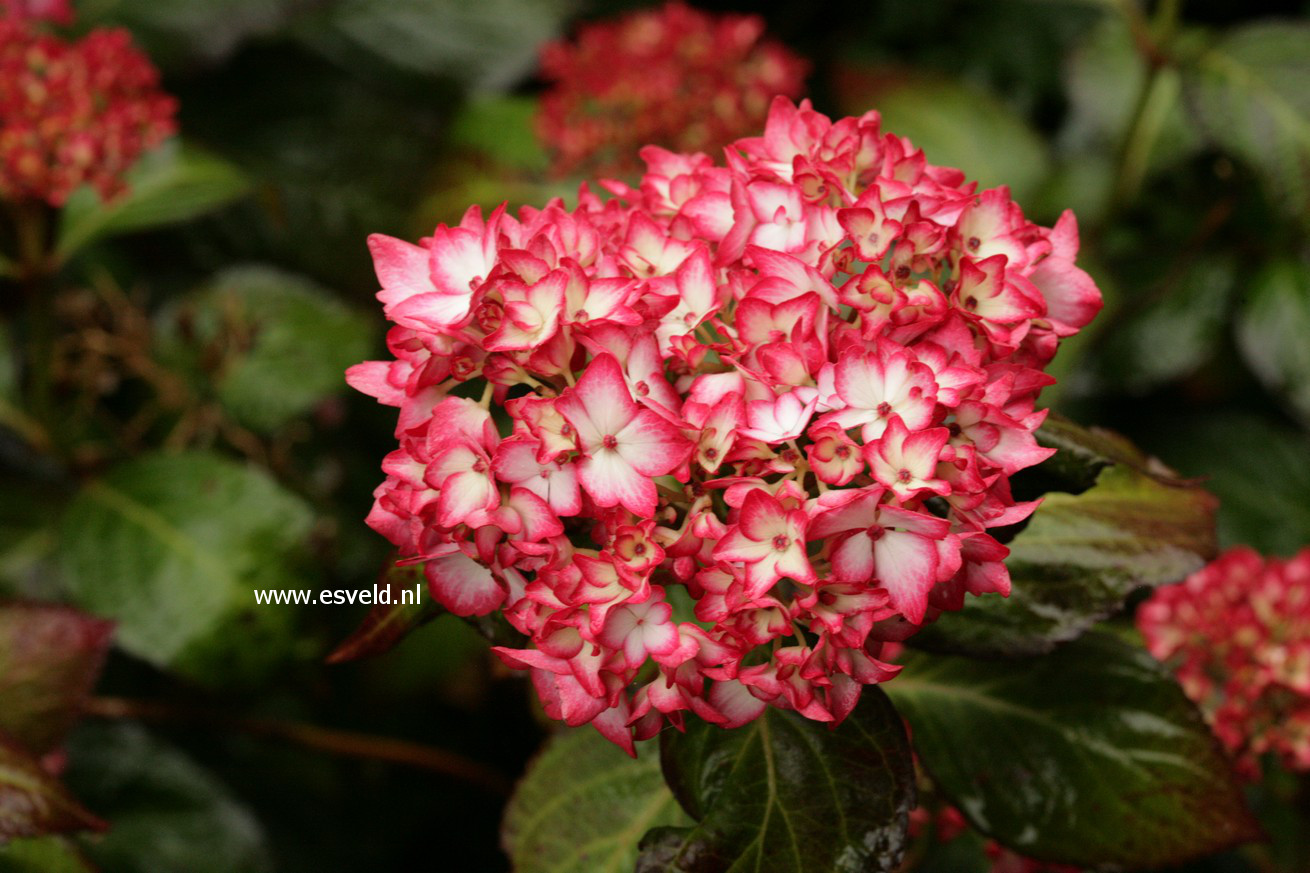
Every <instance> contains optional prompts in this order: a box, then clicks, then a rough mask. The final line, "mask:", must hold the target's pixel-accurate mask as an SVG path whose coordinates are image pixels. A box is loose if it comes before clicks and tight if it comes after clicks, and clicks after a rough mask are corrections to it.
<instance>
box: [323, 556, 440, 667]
mask: <svg viewBox="0 0 1310 873" xmlns="http://www.w3.org/2000/svg"><path fill="white" fill-rule="evenodd" d="M426 587H427V585H426V582H425V581H424V578H423V568H422V567H421V566H406V567H392V568H391V569H390V570H388V571H387V572H386V574H384V575H383V577H382V581H381V584H380V586H379V590H386V591H389V592H390V594H389V595H388V598H389V599H390V600H391V601H392V602H391V603H379V604H376V605H374V606H373V608H372V609H370V610H369V612H368V615H366V616H365V617H364V621H363V623H362V624H360V626H359V627H357V628H356V629H355V631H354V632H353V633H352V634H351V635H350V636H348V637H346V639H345V640H343V641H342V643H341V645H339V646H337V647H336V649H334V650H333V652H332V654H330V655H328V657H327V661H328V663H329V664H340V663H344V662H346V661H356V660H358V659H360V658H367V657H370V656H373V655H381V654H383V653H384V652H389V651H391V649H392V648H394V647H395V645H396V644H397V643H399V642H400V641H401V640H403V639H404V638H405V637H406V636H408V635H409V632H410V631H412V630H414V629H415V628H418V627H420V626H422V625H424V624H426V623H428V622H429V621H431V620H432V619H434V618H436V617H437V616H438V615H441V614H442V612H443V610H442V609H441V607H440V606H439V605H438V604H437V602H436V600H435V599H434V598H432V597H429V596H427V595H426V591H425V590H424V589H425V588H426ZM416 590H417V592H418V596H417V601H418V602H417V603H413V604H411V603H401V599H402V597H404V596H406V595H409V596H413V595H414V594H415V591H416Z"/></svg>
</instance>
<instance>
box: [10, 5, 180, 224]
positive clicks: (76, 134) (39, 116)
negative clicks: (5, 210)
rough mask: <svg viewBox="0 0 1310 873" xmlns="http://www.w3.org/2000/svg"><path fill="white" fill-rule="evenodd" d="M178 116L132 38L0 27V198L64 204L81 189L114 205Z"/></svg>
mask: <svg viewBox="0 0 1310 873" xmlns="http://www.w3.org/2000/svg"><path fill="white" fill-rule="evenodd" d="M39 5H40V4H37V3H34V2H29V3H27V4H25V8H36V7H38V6H39ZM51 5H52V4H46V7H47V8H49V7H50V6H51ZM176 112H177V101H176V100H174V99H173V98H172V97H170V96H169V95H167V94H165V93H164V92H163V91H162V90H161V89H160V87H159V72H158V70H156V69H155V67H154V65H153V64H151V63H150V59H149V58H147V57H146V56H145V55H144V54H142V53H141V52H140V51H139V50H138V49H137V48H136V47H135V46H133V44H132V39H131V37H130V36H129V35H128V33H127V31H124V30H118V29H98V30H93V31H92V32H91V33H89V34H87V36H85V37H84V38H83V39H81V40H80V41H77V42H66V41H64V40H61V39H59V38H57V37H54V36H51V35H48V34H42V33H37V32H35V31H33V30H32V29H30V28H29V27H28V26H27V25H26V24H24V23H23V22H21V21H19V20H17V19H14V18H8V19H0V198H4V199H7V200H44V201H46V202H47V203H49V204H51V205H52V206H60V205H62V204H63V203H64V201H66V200H67V199H68V196H69V194H71V193H72V192H73V191H74V190H75V189H76V188H77V187H78V186H80V185H82V184H84V183H89V184H90V185H92V186H93V187H94V188H95V189H96V191H98V192H99V194H100V196H101V197H103V198H106V199H107V198H109V197H112V196H114V195H115V194H117V193H119V192H120V191H122V190H123V188H124V183H123V174H124V173H125V172H126V171H127V169H128V168H129V167H131V166H132V164H133V163H135V162H136V160H137V158H138V157H140V155H141V153H142V152H144V151H145V150H147V149H149V148H151V147H153V146H155V145H157V144H158V143H159V142H160V141H162V140H163V139H164V138H165V137H167V136H169V135H170V134H172V133H173V132H174V130H175V129H176V125H175V123H174V115H175V114H176Z"/></svg>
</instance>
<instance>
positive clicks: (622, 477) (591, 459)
mask: <svg viewBox="0 0 1310 873" xmlns="http://www.w3.org/2000/svg"><path fill="white" fill-rule="evenodd" d="M578 481H579V483H581V485H582V487H583V489H584V490H585V491H586V492H587V493H588V494H589V495H591V499H592V500H594V501H595V502H596V504H597V505H598V506H602V507H610V506H622V507H623V508H624V509H627V510H628V511H629V512H633V513H636V514H637V515H639V516H641V517H643V518H649V517H651V516H652V515H654V514H655V506H656V504H657V502H658V495H657V494H656V491H655V483H654V482H652V481H651V480H650V477H648V476H643V475H642V474H641V473H638V472H637V471H636V470H635V469H633V467H632V465H631V464H629V463H628V462H627V461H626V460H624V458H623V457H622V456H621V455H620V454H619V453H618V452H616V451H614V450H612V449H600V450H599V451H596V452H594V453H592V454H591V455H589V456H588V457H586V458H584V459H583V460H582V461H581V462H580V463H579V464H578Z"/></svg>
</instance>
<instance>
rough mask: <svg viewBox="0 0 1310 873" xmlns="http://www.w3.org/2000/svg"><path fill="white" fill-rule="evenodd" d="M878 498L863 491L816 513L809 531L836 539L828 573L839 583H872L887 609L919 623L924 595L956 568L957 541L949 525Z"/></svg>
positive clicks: (817, 536) (924, 607) (925, 601)
mask: <svg viewBox="0 0 1310 873" xmlns="http://www.w3.org/2000/svg"><path fill="white" fill-rule="evenodd" d="M881 499H882V494H881V492H879V491H877V490H874V491H864V492H861V493H859V494H857V495H856V496H855V497H854V498H853V499H851V500H850V501H849V502H848V503H845V504H844V505H841V506H837V507H835V508H832V509H826V510H823V511H821V512H820V513H819V514H818V515H817V516H815V518H814V521H813V522H812V523H811V525H810V535H811V536H813V537H814V538H815V539H822V538H824V537H830V536H835V535H839V534H844V536H841V537H840V539H839V540H838V541H836V545H835V546H834V547H833V551H832V573H833V576H834V577H835V578H836V579H838V580H840V581H842V582H871V581H872V582H876V584H877V585H878V586H879V587H881V588H884V589H886V591H887V596H888V599H889V601H890V603H891V605H892V607H893V608H895V609H896V611H897V612H899V613H901V615H903V616H905V617H906V618H907V619H909V620H910V621H911V622H914V623H915V624H918V623H920V622H922V621H923V617H924V613H925V612H927V609H928V595H929V593H930V592H931V591H932V589H933V586H934V585H936V584H937V583H938V582H941V581H944V580H946V579H949V578H950V577H951V576H953V575H954V574H955V571H956V570H958V569H959V568H960V540H959V538H958V537H956V536H954V535H953V534H951V533H950V523H949V522H948V521H946V520H945V519H941V518H936V517H934V516H931V515H926V514H924V513H921V512H911V511H909V510H906V509H902V508H899V507H897V506H894V505H889V504H886V503H881V502H880V501H881Z"/></svg>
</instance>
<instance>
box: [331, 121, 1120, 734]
mask: <svg viewBox="0 0 1310 873" xmlns="http://www.w3.org/2000/svg"><path fill="white" fill-rule="evenodd" d="M642 157H643V159H644V160H645V161H646V164H647V172H646V174H645V175H644V176H643V178H642V179H641V182H640V184H639V185H638V186H637V187H629V186H627V185H624V184H622V183H616V182H610V183H607V184H606V189H607V194H608V196H607V197H602V196H599V195H597V194H596V193H594V192H593V191H592V190H591V189H589V188H588V187H587V186H586V185H584V186H583V187H582V190H581V192H580V194H579V205H578V207H577V208H576V209H573V210H569V209H566V208H565V206H564V204H563V203H562V202H561V201H558V200H556V201H553V202H551V203H549V204H547V205H546V206H545V208H543V209H536V208H529V207H525V208H523V209H521V210H520V211H519V212H518V214H517V215H514V214H510V213H509V212H506V211H505V210H504V209H503V208H501V209H497V210H496V211H495V212H493V213H492V214H491V215H483V214H482V212H481V211H480V210H478V209H477V208H473V209H470V210H469V211H468V213H467V214H466V215H465V216H464V219H463V221H462V222H461V223H460V224H459V225H458V226H456V227H447V226H445V225H440V226H438V227H437V228H436V230H435V231H433V233H432V235H431V236H430V237H427V238H424V239H422V240H420V241H419V242H418V243H417V244H414V243H409V242H405V241H402V240H398V239H393V238H390V237H385V236H378V235H375V236H374V237H373V238H372V239H371V240H370V245H371V249H372V252H373V257H374V263H375V266H376V269H377V275H378V279H379V282H380V284H381V286H382V290H381V292H380V293H379V295H378V297H379V299H380V300H381V301H382V304H383V308H384V311H385V312H386V314H387V316H388V317H389V318H390V319H391V321H393V322H394V323H395V326H394V327H393V328H392V329H391V332H390V334H389V336H388V344H389V347H390V349H391V352H392V353H393V355H394V359H393V360H388V361H373V362H367V363H363V364H359V365H357V366H355V367H353V368H352V369H351V370H350V371H349V373H348V374H347V377H348V379H349V381H350V382H351V384H353V385H354V386H355V387H356V388H358V389H359V390H361V391H364V392H365V393H368V394H370V395H372V396H374V397H376V398H377V399H378V400H379V401H381V402H382V403H385V404H389V405H391V406H395V407H398V408H399V416H398V422H397V428H396V436H397V441H398V447H397V449H396V450H395V451H394V452H392V453H391V454H390V455H389V456H388V457H387V458H386V460H385V462H384V464H383V469H384V471H385V472H386V474H387V475H386V480H385V481H384V482H383V483H382V484H381V485H380V486H379V487H378V489H377V491H376V492H375V496H376V501H375V504H374V507H373V511H372V513H371V514H370V515H369V523H370V524H371V525H372V526H373V527H374V528H376V529H377V530H378V531H380V532H381V533H382V534H384V535H385V536H387V537H388V538H389V539H390V540H391V541H392V542H393V543H394V544H395V545H396V546H397V547H398V549H399V550H400V553H401V555H402V556H403V558H405V559H407V560H410V561H414V562H423V563H424V564H425V572H426V574H427V578H428V581H429V586H430V590H431V593H432V595H433V596H434V597H435V598H436V599H437V600H439V601H440V602H441V603H442V604H443V605H445V606H446V607H447V608H448V609H450V610H451V611H453V612H456V613H458V614H461V615H470V614H484V613H487V612H490V611H492V610H497V609H499V610H501V611H503V613H504V615H505V617H506V618H507V619H508V621H509V622H510V623H511V624H512V625H513V626H514V627H515V628H517V629H518V630H519V631H521V632H522V633H523V634H524V635H526V636H527V638H528V639H529V643H528V644H527V645H526V646H523V647H521V648H504V647H502V648H497V649H496V653H497V654H498V655H499V656H500V657H501V659H502V660H504V661H505V663H507V664H509V665H510V666H512V667H515V668H519V669H523V670H527V671H530V672H531V674H532V678H533V681H534V683H535V685H536V688H537V691H538V693H539V695H540V697H541V699H542V701H543V703H544V704H545V708H546V711H547V712H548V713H549V714H550V715H552V716H553V717H555V718H559V719H562V720H564V721H566V722H568V723H569V724H573V725H577V724H582V723H586V722H590V723H592V724H594V725H595V726H596V727H597V728H599V729H600V730H601V731H602V732H603V733H604V734H605V735H606V736H607V737H609V738H610V739H612V740H614V741H615V742H617V743H619V744H621V745H623V746H624V747H625V748H627V749H629V750H630V751H631V750H632V748H633V741H634V739H638V738H643V737H649V736H651V735H652V734H653V733H654V732H655V731H657V730H658V729H659V728H660V726H661V725H662V724H664V723H665V722H670V723H672V724H674V725H675V726H681V725H682V723H683V720H684V719H685V718H686V716H687V714H688V713H691V714H693V715H695V716H698V717H700V718H703V719H707V720H709V721H711V722H714V723H716V724H720V725H723V726H725V727H733V726H737V725H741V724H744V723H746V722H748V721H750V720H751V719H753V718H755V717H756V716H758V715H759V714H760V713H761V712H763V711H764V709H765V707H767V706H776V707H781V708H784V709H789V710H794V711H796V712H799V713H801V714H803V715H804V716H806V717H808V718H812V719H816V720H820V721H826V722H838V721H840V720H842V719H843V718H845V717H846V715H847V714H849V713H850V711H851V710H852V708H853V707H854V706H855V704H856V702H857V701H858V699H859V696H860V691H861V689H862V688H863V686H865V685H868V684H871V683H876V682H881V681H884V680H886V679H888V678H890V677H892V676H894V675H895V673H896V672H897V670H898V669H899V668H898V667H897V666H895V665H893V664H891V663H888V659H887V655H886V651H887V647H889V646H894V645H895V644H896V642H897V641H899V640H902V639H904V638H905V637H907V636H909V635H910V634H912V633H914V632H915V631H916V630H917V629H918V628H919V627H921V626H922V625H923V624H924V623H926V622H929V621H932V620H934V619H935V618H936V616H938V615H939V614H940V613H941V612H942V611H943V610H952V609H958V608H960V606H962V605H963V601H964V597H965V595H966V594H973V595H985V594H1001V595H1004V594H1006V593H1008V591H1009V575H1008V573H1007V572H1006V568H1005V565H1004V563H1003V560H1004V558H1005V557H1006V555H1007V554H1008V550H1007V548H1006V547H1005V546H1004V545H1003V544H1002V543H1001V542H999V541H998V540H997V539H995V538H994V537H993V536H992V534H991V533H990V532H989V531H991V530H992V529H993V528H996V527H999V526H1003V525H1011V524H1014V523H1015V522H1018V521H1020V520H1022V519H1023V518H1025V517H1026V516H1027V515H1028V514H1029V513H1031V512H1032V510H1033V509H1034V507H1035V504H1033V503H1023V502H1016V501H1015V500H1014V499H1013V497H1012V496H1011V492H1010V484H1009V482H1010V480H1009V477H1010V476H1011V475H1013V474H1014V473H1015V472H1016V471H1018V470H1021V469H1023V468H1025V467H1029V466H1031V465H1033V464H1036V463H1038V462H1040V461H1042V460H1043V459H1045V458H1046V457H1048V456H1049V455H1050V453H1051V451H1050V450H1048V449H1044V448H1042V447H1040V446H1039V445H1038V444H1037V442H1036V440H1035V438H1034V436H1033V431H1034V430H1035V429H1036V428H1037V426H1038V425H1039V424H1040V423H1041V422H1042V420H1043V418H1044V413H1043V412H1042V411H1039V410H1037V409H1036V407H1035V403H1036V400H1037V396H1038V393H1039V392H1040V390H1041V388H1042V387H1043V386H1045V385H1047V384H1050V383H1051V381H1052V380H1051V378H1050V377H1048V376H1047V375H1045V374H1044V372H1043V368H1044V367H1045V365H1046V363H1047V362H1048V361H1049V360H1050V359H1051V357H1052V356H1053V355H1054V354H1055V351H1056V348H1057V346H1058V344H1059V341H1060V339H1061V338H1062V337H1065V336H1069V335H1071V334H1074V333H1076V332H1077V331H1078V329H1079V328H1081V327H1082V326H1083V325H1084V324H1086V323H1087V322H1088V321H1089V320H1090V319H1091V318H1092V316H1093V315H1095V313H1096V312H1097V310H1098V309H1099V307H1100V293H1099V292H1098V291H1097V289H1096V286H1095V285H1094V284H1093V283H1092V281H1091V279H1090V278H1089V277H1088V276H1087V274H1086V273H1084V272H1083V271H1082V270H1080V269H1079V268H1078V267H1076V266H1075V265H1074V263H1073V257H1074V254H1075V253H1076V250H1077V229H1076V226H1075V224H1074V219H1073V216H1072V215H1070V214H1066V215H1065V216H1064V217H1062V218H1061V219H1060V221H1059V222H1058V223H1057V224H1056V226H1055V227H1054V228H1044V227H1040V226H1038V225H1036V224H1033V223H1032V222H1030V221H1028V220H1027V219H1025V218H1024V216H1023V213H1022V212H1021V211H1020V209H1019V207H1018V206H1017V205H1015V204H1014V203H1013V202H1011V200H1010V198H1009V194H1008V192H1007V191H1006V189H1004V188H1000V189H996V190H991V191H984V192H979V191H977V190H976V186H975V185H973V184H971V183H967V182H966V181H965V178H964V175H963V174H962V173H960V172H959V171H957V170H951V169H947V168H943V167H936V166H933V165H932V164H929V163H928V162H927V161H926V160H925V158H924V156H923V153H922V152H920V151H918V150H916V149H915V148H914V147H913V146H912V145H911V144H910V143H909V142H908V141H906V140H905V139H903V138H901V137H898V136H895V135H893V134H890V133H886V132H884V131H883V130H882V129H881V122H880V119H879V117H878V115H877V113H875V112H870V113H868V114H866V115H864V116H862V117H859V118H844V119H841V120H840V121H837V122H833V121H832V120H830V119H828V118H826V117H825V116H823V115H820V114H819V113H817V112H815V111H814V110H813V109H812V108H811V107H810V105H809V104H808V103H807V102H803V103H801V104H800V105H799V106H797V105H794V104H793V103H791V102H790V101H788V100H786V99H783V98H779V99H778V100H777V101H775V102H774V104H773V107H772V110H771V111H770V113H769V118H768V124H767V126H766V128H765V132H764V135H763V136H760V137H755V138H748V139H743V140H739V141H738V142H736V143H735V144H734V145H733V146H732V147H731V149H729V150H728V152H727V164H726V166H721V165H716V164H715V163H714V162H713V161H712V160H711V159H710V158H708V157H706V156H705V155H703V154H691V155H686V154H674V153H672V152H668V151H665V150H664V149H660V148H656V147H648V148H646V149H643V150H642ZM470 383H471V384H470ZM479 395H480V396H481V401H480V402H479V401H475V400H473V399H471V398H473V397H478V396H479ZM493 408H494V409H497V410H498V411H499V412H502V413H503V414H502V415H500V416H499V418H497V416H496V415H493V411H492V410H493Z"/></svg>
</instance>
